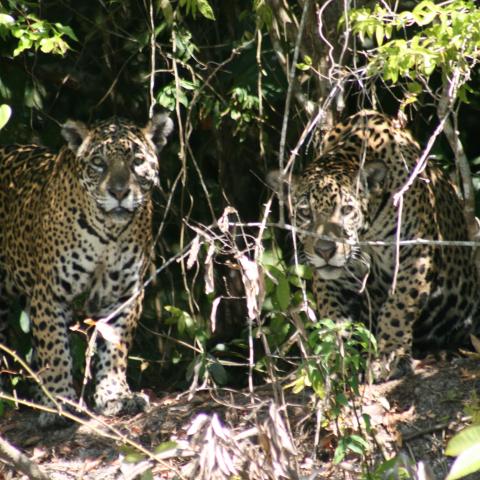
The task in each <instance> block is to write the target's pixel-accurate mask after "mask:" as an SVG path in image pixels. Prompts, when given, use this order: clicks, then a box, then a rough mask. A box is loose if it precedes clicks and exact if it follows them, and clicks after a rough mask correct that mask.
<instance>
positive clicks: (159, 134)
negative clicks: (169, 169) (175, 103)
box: [143, 113, 173, 153]
mask: <svg viewBox="0 0 480 480" xmlns="http://www.w3.org/2000/svg"><path fill="white" fill-rule="evenodd" d="M172 130H173V121H172V119H171V118H170V117H169V116H168V115H167V114H166V113H157V114H156V115H154V116H153V118H152V119H151V120H150V121H149V122H148V123H147V126H146V127H145V128H144V129H143V133H144V134H145V136H146V137H147V138H149V139H150V140H151V141H152V143H153V144H154V145H155V147H156V148H157V153H159V152H160V151H161V150H162V148H163V147H164V146H165V144H166V143H167V137H168V136H169V135H170V134H171V133H172Z"/></svg>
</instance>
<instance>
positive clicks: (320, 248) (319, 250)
mask: <svg viewBox="0 0 480 480" xmlns="http://www.w3.org/2000/svg"><path fill="white" fill-rule="evenodd" d="M314 250H315V253H316V254H317V255H318V256H319V257H322V258H323V259H324V260H325V261H326V262H328V260H330V259H331V258H332V257H333V255H334V254H335V250H336V246H335V242H329V241H327V240H317V242H316V243H315V247H314Z"/></svg>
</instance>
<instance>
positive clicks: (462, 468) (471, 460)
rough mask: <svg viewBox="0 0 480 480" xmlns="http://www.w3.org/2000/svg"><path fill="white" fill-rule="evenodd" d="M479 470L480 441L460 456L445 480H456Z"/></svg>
mask: <svg viewBox="0 0 480 480" xmlns="http://www.w3.org/2000/svg"><path fill="white" fill-rule="evenodd" d="M479 428H480V427H479ZM460 433H462V432H460ZM478 470H480V443H477V444H476V445H473V446H472V447H470V448H469V449H467V450H465V451H464V452H463V453H462V454H461V455H459V456H458V458H457V459H456V460H455V462H454V463H453V465H452V468H451V469H450V472H449V474H448V476H447V478H446V479H445V480H456V479H457V478H462V477H465V476H466V475H469V474H470V473H474V472H477V471H478Z"/></svg>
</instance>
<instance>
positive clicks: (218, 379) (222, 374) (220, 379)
mask: <svg viewBox="0 0 480 480" xmlns="http://www.w3.org/2000/svg"><path fill="white" fill-rule="evenodd" d="M208 371H209V372H210V375H211V376H212V377H213V379H214V380H215V383H216V384H217V385H226V384H227V383H228V374H227V371H226V370H225V368H224V367H223V365H221V364H220V363H218V362H215V363H212V364H210V365H209V366H208Z"/></svg>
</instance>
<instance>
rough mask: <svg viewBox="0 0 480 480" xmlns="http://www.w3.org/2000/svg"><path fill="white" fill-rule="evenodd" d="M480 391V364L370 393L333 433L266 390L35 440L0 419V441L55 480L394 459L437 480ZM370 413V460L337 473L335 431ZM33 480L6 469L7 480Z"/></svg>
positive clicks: (282, 472) (166, 405)
mask: <svg viewBox="0 0 480 480" xmlns="http://www.w3.org/2000/svg"><path fill="white" fill-rule="evenodd" d="M479 387H480V368H479V361H478V360H474V359H468V358H455V359H453V360H450V361H445V360H441V361H439V360H433V359H427V360H424V361H422V362H419V363H418V365H417V366H416V369H415V374H414V375H412V376H409V377H406V378H404V379H402V380H397V381H391V382H387V383H383V384H381V385H372V386H364V387H362V396H361V398H359V399H357V401H356V402H355V406H354V407H352V408H351V409H350V410H349V411H348V412H346V414H345V416H344V418H342V419H341V421H340V422H337V425H336V426H334V425H330V426H328V424H326V423H325V422H321V425H322V428H317V425H318V422H317V418H318V417H317V415H316V411H315V409H314V408H312V405H313V403H312V398H313V397H312V395H311V393H310V392H302V393H301V394H297V395H295V394H292V393H290V391H289V390H286V389H282V388H281V387H280V388H276V389H274V388H273V386H271V385H266V386H262V387H257V388H255V389H254V392H253V393H250V392H248V391H230V390H222V389H211V390H202V391H199V392H196V393H195V394H194V395H193V396H191V398H189V394H188V393H183V394H179V395H173V394H167V395H164V396H158V397H157V396H155V395H153V394H151V395H150V397H151V408H150V409H149V410H148V411H147V412H146V413H144V414H140V415H137V416H136V417H134V418H118V419H107V418H98V419H97V420H94V419H90V420H89V421H88V422H86V423H85V424H84V425H80V426H79V425H72V426H70V427H67V428H63V429H57V430H50V431H42V430H39V429H38V427H37V426H36V423H35V416H36V413H35V412H32V411H29V410H26V409H24V410H21V411H12V410H10V411H7V412H6V415H4V416H3V417H2V418H1V419H0V436H1V437H3V438H4V439H7V440H8V441H9V442H10V443H12V444H13V445H15V446H16V447H17V448H18V449H19V450H21V451H22V452H23V453H25V454H26V455H27V456H28V457H29V459H30V460H31V461H32V462H34V463H35V464H36V465H38V466H39V467H40V468H41V470H42V471H43V472H44V473H45V474H46V475H48V477H50V478H51V479H58V480H67V479H92V480H93V479H105V480H107V479H127V480H128V479H132V480H133V479H135V478H139V479H144V480H147V479H151V478H155V479H173V478H195V479H196V480H203V479H205V480H207V479H243V478H245V479H260V480H262V479H274V478H279V479H280V478H288V479H290V478H292V479H294V478H302V479H312V480H313V479H317V478H318V479H337V478H338V479H346V480H348V479H357V478H362V468H363V472H364V471H365V469H366V468H367V466H368V468H369V470H370V472H373V471H374V470H375V467H376V465H378V464H380V463H381V462H382V461H383V460H384V459H385V458H391V457H392V456H394V455H396V454H399V457H398V458H400V459H401V460H400V463H402V464H403V465H406V466H407V468H410V470H411V471H412V472H416V473H415V474H416V475H417V478H425V479H427V480H433V479H435V480H437V479H443V478H445V476H446V474H447V472H448V470H449V467H450V465H451V464H452V461H453V459H450V458H447V457H445V456H444V449H445V447H446V444H447V441H448V439H449V438H450V437H451V436H452V435H453V434H454V433H455V432H457V431H458V430H460V429H462V428H463V427H464V426H466V425H468V424H469V422H470V421H471V416H472V414H475V412H476V414H477V415H478V414H479V412H480V400H479V398H478V397H477V393H478V391H479ZM274 397H276V403H275V402H274ZM278 405H280V406H278ZM281 405H283V406H281ZM362 413H367V414H368V415H369V416H370V420H371V426H372V431H373V434H372V435H371V436H370V439H369V443H370V445H371V451H370V452H369V453H368V455H367V456H366V457H364V458H363V459H362V458H360V457H359V456H358V455H353V454H352V455H351V456H347V457H346V458H345V459H344V460H343V461H342V462H341V463H340V464H337V465H334V464H333V462H332V458H333V453H334V449H335V446H336V441H337V440H336V438H337V436H336V434H337V431H336V428H339V427H340V428H342V429H343V431H344V432H347V431H349V429H352V431H353V429H355V424H356V420H355V418H359V417H360V415H361V414H362ZM132 443H135V444H137V447H140V448H143V449H145V451H144V452H143V453H141V452H138V448H137V447H134V446H133V445H132ZM152 452H153V453H152ZM418 462H423V463H422V464H421V466H420V468H419V467H418ZM422 467H423V468H422ZM424 470H425V472H426V473H425V472H424V473H425V474H423V473H422V471H424ZM391 473H392V472H391ZM393 475H394V476H392V477H388V476H387V475H385V474H384V475H383V477H380V476H379V477H378V478H400V477H399V476H398V472H397V476H395V475H396V471H395V469H394V470H393ZM422 475H423V476H422ZM25 478H29V477H28V476H27V475H24V474H22V473H19V472H18V471H16V470H15V469H14V468H13V467H12V464H11V463H9V462H8V461H5V460H3V461H2V460H0V479H25ZM468 478H469V479H480V475H472V476H470V477H468Z"/></svg>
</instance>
